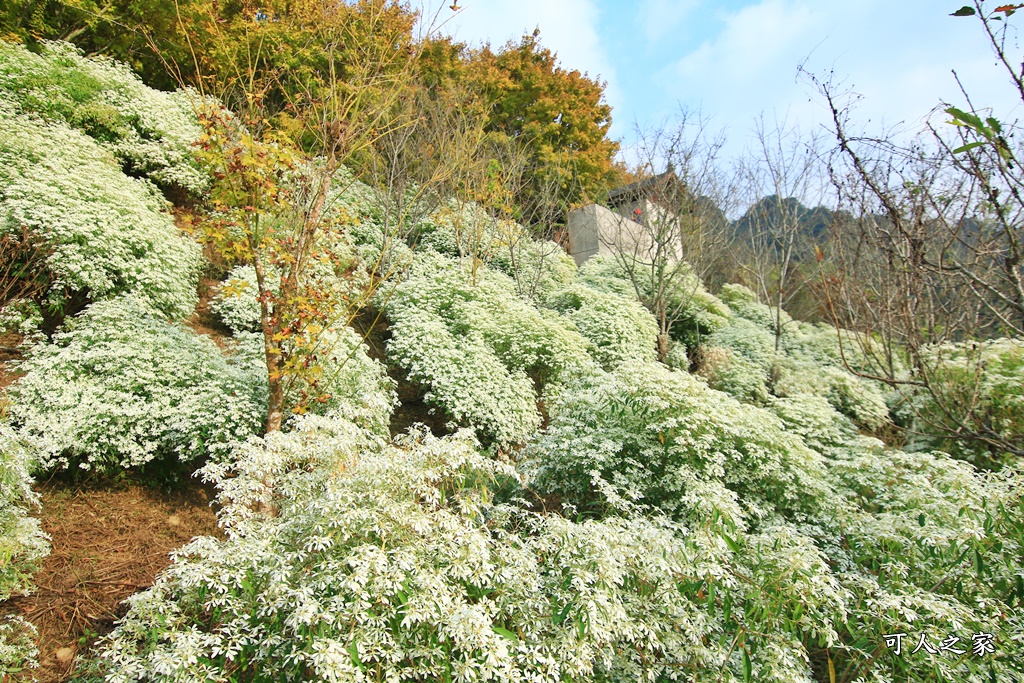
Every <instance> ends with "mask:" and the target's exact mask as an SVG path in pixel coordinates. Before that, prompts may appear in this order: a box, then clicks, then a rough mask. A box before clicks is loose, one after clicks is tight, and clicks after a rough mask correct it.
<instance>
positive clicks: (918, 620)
mask: <svg viewBox="0 0 1024 683" xmlns="http://www.w3.org/2000/svg"><path fill="white" fill-rule="evenodd" d="M828 462H829V472H830V474H831V475H832V476H833V477H835V479H836V482H837V485H836V488H837V496H838V498H837V501H836V513H837V519H836V521H835V522H833V523H832V524H829V525H827V526H826V529H827V531H826V533H825V534H824V535H823V537H822V538H821V539H820V540H819V545H821V546H823V547H825V548H826V549H827V552H828V554H829V557H830V561H831V562H832V563H833V565H834V566H835V567H836V571H837V572H838V573H839V576H840V577H841V579H842V582H843V585H844V586H845V587H847V589H848V590H849V591H850V592H851V594H852V595H853V599H852V600H851V601H850V602H849V607H848V609H849V614H848V616H847V624H848V625H853V626H854V629H850V630H848V631H847V634H848V635H844V641H845V648H844V649H845V652H844V659H845V658H848V660H847V663H845V666H847V667H849V669H850V670H852V671H859V672H861V675H862V676H863V678H864V680H868V681H878V682H879V683H881V681H889V680H911V681H930V680H971V681H979V682H980V681H984V680H991V679H992V678H993V677H994V678H996V679H997V680H1002V679H1006V680H1013V679H1014V678H1019V677H1020V676H1021V675H1022V674H1024V662H1022V661H1021V659H1020V657H1019V650H1018V648H1019V647H1020V645H1019V639H1020V630H1019V624H1020V621H1019V618H1020V614H1019V611H1020V604H1021V599H1022V596H1024V586H1022V583H1024V577H1022V575H1021V569H1020V568H1021V567H1022V566H1024V522H1022V517H1021V512H1022V509H1021V507H1022V506H1021V493H1022V487H1021V485H1020V483H1021V472H1020V471H1019V470H1018V471H1016V472H1014V473H1004V474H1003V475H1001V476H991V475H983V474H980V473H978V472H976V471H975V470H974V469H973V468H972V467H971V466H970V465H967V464H966V463H963V462H959V461H957V460H954V459H952V458H950V457H949V456H948V455H946V454H945V453H903V452H900V451H893V450H888V449H884V448H883V447H882V444H881V442H878V441H876V440H873V439H868V438H863V437H862V438H860V439H852V440H849V441H847V442H846V444H844V446H843V447H841V448H835V449H832V450H831V452H830V456H829V458H828ZM894 633H907V634H908V636H907V639H906V641H905V645H906V647H905V649H904V652H903V656H899V657H898V656H895V655H894V654H893V652H892V650H891V649H890V650H889V651H884V643H879V641H878V636H877V634H894ZM979 633H988V634H991V635H992V636H994V638H995V642H994V643H993V645H992V651H988V652H985V653H983V654H982V655H978V654H976V653H971V648H972V636H973V635H974V634H979ZM921 634H925V635H924V637H925V638H927V639H928V640H929V641H930V643H931V647H932V649H933V650H935V651H936V652H934V653H927V652H926V651H920V652H918V653H916V654H913V655H912V656H911V650H913V649H914V648H915V647H918V646H919V645H920V637H921ZM950 636H953V637H955V638H958V639H959V640H958V642H956V644H955V646H954V649H956V650H959V651H960V652H963V653H965V656H962V657H952V656H950V653H949V652H941V651H938V650H939V648H938V644H939V643H940V642H942V641H944V640H946V639H947V638H949V637H950ZM954 642H955V641H954Z"/></svg>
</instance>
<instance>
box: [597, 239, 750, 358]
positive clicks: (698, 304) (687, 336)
mask: <svg viewBox="0 0 1024 683" xmlns="http://www.w3.org/2000/svg"><path fill="white" fill-rule="evenodd" d="M619 258H624V257H623V256H620V257H619ZM682 266H683V267H684V268H685V270H683V271H681V272H680V273H678V274H676V275H675V276H674V277H672V278H671V283H670V284H671V288H670V290H669V291H667V292H665V293H664V297H665V303H666V306H667V310H669V311H671V312H673V314H678V319H677V320H676V322H675V323H674V324H673V325H672V329H671V330H670V334H671V335H672V338H673V339H675V340H676V341H678V342H681V343H683V344H686V345H687V346H689V347H695V346H697V345H698V344H699V343H701V341H702V339H703V337H705V336H707V335H709V334H711V333H713V332H715V331H716V330H718V329H719V328H721V327H722V326H723V325H725V324H727V322H728V320H729V318H730V316H731V315H732V312H731V311H730V309H729V307H728V306H727V305H726V304H725V302H723V301H722V300H721V299H719V298H718V297H716V296H715V295H713V294H711V293H710V292H708V291H707V289H705V288H704V283H703V282H701V280H700V278H699V277H698V276H697V274H696V273H694V272H693V270H692V269H691V268H689V264H682ZM650 276H651V273H650V270H649V269H648V268H645V267H639V268H636V269H635V271H634V273H633V278H630V276H629V274H628V273H627V272H626V270H625V268H624V267H623V264H622V263H621V262H620V261H619V260H618V259H617V258H616V257H614V256H609V255H604V254H598V255H597V256H592V257H591V258H589V259H587V262H586V263H584V264H583V266H582V267H581V268H580V274H579V278H578V280H579V281H580V282H582V283H583V284H586V285H588V286H590V287H593V288H594V289H599V290H601V291H603V292H609V293H614V294H621V295H623V296H627V297H630V298H636V297H637V295H638V291H637V290H638V289H639V295H640V296H641V297H643V298H645V299H648V300H652V299H653V298H655V292H654V289H655V285H654V283H653V282H652V281H651V279H650Z"/></svg>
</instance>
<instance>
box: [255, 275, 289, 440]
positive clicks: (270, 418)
mask: <svg viewBox="0 0 1024 683" xmlns="http://www.w3.org/2000/svg"><path fill="white" fill-rule="evenodd" d="M253 269H254V270H255V271H256V289H257V290H258V291H259V294H260V329H261V330H262V331H263V354H264V358H265V359H266V363H267V388H268V390H269V392H268V399H269V400H268V402H267V422H266V431H267V432H268V433H269V432H276V431H279V430H280V429H281V422H282V420H283V417H284V385H283V382H282V379H283V378H282V377H281V345H280V343H278V342H276V341H274V334H275V328H276V322H275V320H274V318H273V315H272V313H271V310H270V294H271V292H270V289H269V287H268V284H267V272H266V270H265V269H264V267H263V261H262V259H259V258H256V259H253Z"/></svg>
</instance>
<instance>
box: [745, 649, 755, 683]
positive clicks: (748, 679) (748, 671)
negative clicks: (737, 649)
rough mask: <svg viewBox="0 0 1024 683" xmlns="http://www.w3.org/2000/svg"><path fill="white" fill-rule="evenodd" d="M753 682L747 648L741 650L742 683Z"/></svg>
mask: <svg viewBox="0 0 1024 683" xmlns="http://www.w3.org/2000/svg"><path fill="white" fill-rule="evenodd" d="M752 680H754V667H753V665H752V664H751V663H750V654H749V653H748V652H747V648H743V683H750V682H751V681H752Z"/></svg>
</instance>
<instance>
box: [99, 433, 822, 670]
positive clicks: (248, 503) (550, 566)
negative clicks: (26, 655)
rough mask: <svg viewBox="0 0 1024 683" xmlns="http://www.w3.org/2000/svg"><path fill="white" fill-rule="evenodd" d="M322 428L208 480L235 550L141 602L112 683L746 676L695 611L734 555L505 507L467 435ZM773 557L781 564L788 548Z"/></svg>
mask: <svg viewBox="0 0 1024 683" xmlns="http://www.w3.org/2000/svg"><path fill="white" fill-rule="evenodd" d="M316 420H317V421H318V422H317V423H316V424H314V423H306V424H304V425H303V427H302V428H300V429H297V430H296V431H294V432H292V433H290V434H274V435H271V436H268V437H267V438H266V439H265V442H266V443H265V445H264V446H259V445H258V444H257V443H251V444H250V445H249V446H247V447H246V448H247V452H246V453H245V455H244V457H240V458H239V459H238V461H237V462H238V466H239V467H240V468H242V470H241V471H238V470H232V469H230V468H228V469H223V468H222V469H220V470H219V471H218V472H217V473H215V474H214V475H213V476H214V477H215V479H216V480H217V481H219V482H220V486H221V487H222V492H223V495H222V502H223V503H224V504H225V507H224V511H223V512H222V517H223V518H227V519H228V520H230V521H231V523H230V524H229V525H228V531H229V537H228V539H227V540H226V541H217V540H214V539H209V538H205V539H197V540H195V541H193V543H191V544H190V545H189V546H186V547H185V548H183V549H182V550H180V551H178V553H176V558H175V562H174V564H172V566H171V567H170V568H169V569H168V570H167V571H166V572H165V573H164V574H163V575H162V576H161V577H160V578H159V579H158V580H157V582H156V583H155V585H154V586H153V587H152V588H151V589H150V590H148V591H146V592H144V593H140V594H137V595H135V596H133V597H132V598H130V600H129V602H130V605H131V607H130V610H129V612H128V614H127V616H126V617H125V618H124V619H123V620H122V622H121V623H120V625H119V626H118V628H117V630H116V631H114V633H112V634H111V636H110V637H109V638H108V639H107V641H106V643H105V652H104V653H103V657H104V659H105V660H106V661H107V663H108V667H109V674H108V678H107V680H109V681H111V682H112V683H117V682H120V681H125V682H127V681H138V680H218V679H220V678H221V677H225V676H227V675H228V672H233V675H236V676H239V675H240V676H244V677H246V678H249V677H256V678H259V679H261V680H278V681H291V680H294V681H299V680H327V681H385V680H388V681H424V680H453V681H488V680H490V681H498V680H501V681H528V680H529V681H538V682H548V681H550V682H551V683H554V682H556V681H563V680H575V681H623V682H625V681H635V680H669V679H673V678H676V677H677V676H678V674H679V670H680V666H681V665H685V666H686V667H693V668H694V672H692V673H691V674H687V675H686V680H697V679H696V678H695V676H696V675H697V674H696V672H697V671H707V672H708V674H709V676H710V677H702V678H701V679H700V680H715V681H726V680H735V678H734V677H736V676H739V675H741V672H742V670H743V661H742V658H741V656H740V654H739V653H737V652H735V650H734V648H731V647H730V640H729V638H727V637H726V635H725V633H724V629H723V623H722V620H721V617H720V616H717V615H712V614H710V613H709V611H708V609H707V607H706V597H699V595H700V594H701V593H702V591H703V588H702V587H706V586H710V585H711V583H709V582H710V581H712V580H713V579H711V578H710V577H711V576H715V577H721V578H722V579H723V580H724V581H728V579H726V578H725V576H727V567H725V566H723V565H722V563H721V562H720V561H719V555H720V553H722V552H725V553H728V550H727V548H725V545H724V544H723V543H722V542H721V541H720V540H719V543H718V544H714V545H711V546H710V547H709V546H708V545H705V544H707V543H710V540H711V539H710V538H709V537H707V536H706V535H705V534H704V533H702V532H701V533H695V534H693V535H692V536H687V535H685V534H684V533H682V530H681V529H679V528H678V527H675V526H674V525H671V524H669V523H667V522H664V521H661V522H658V521H648V520H644V519H642V518H632V519H629V518H611V519H608V520H603V521H596V520H591V521H586V522H581V523H577V522H573V521H570V520H568V519H565V518H562V517H560V516H558V515H540V514H537V513H532V512H528V511H526V510H524V509H523V508H521V507H518V506H516V505H508V504H503V505H499V504H494V503H493V502H492V501H491V493H490V491H491V488H492V487H493V486H496V485H497V486H500V482H501V481H502V480H514V478H515V473H514V472H513V471H512V470H511V469H510V468H509V467H508V466H507V465H502V464H501V463H499V462H496V461H494V460H491V459H489V458H484V457H482V456H481V455H480V454H479V453H478V452H477V450H476V448H475V446H474V444H473V442H472V439H471V438H469V437H468V435H467V434H466V433H465V432H461V433H459V434H457V435H455V436H453V437H446V438H444V439H435V438H433V437H429V436H424V435H412V436H410V437H408V438H406V439H404V440H402V441H401V442H400V443H399V444H397V445H396V446H381V445H379V444H377V445H374V444H369V443H367V442H365V441H362V437H360V436H359V434H358V433H357V432H355V431H353V430H352V429H351V427H345V426H344V425H340V424H337V423H334V424H330V423H329V420H328V419H326V418H316ZM261 448H262V449H265V453H266V455H260V454H259V453H257V452H248V451H252V450H253V449H256V450H259V449H261ZM254 463H255V464H254ZM314 463H315V465H314ZM268 480H272V481H273V482H274V483H273V485H272V486H270V487H268V486H266V482H267V481H268ZM240 482H241V483H240ZM273 491H277V492H278V493H279V494H280V495H276V496H275V495H268V494H271V493H272V492H273ZM261 505H262V506H267V505H271V506H274V512H273V514H271V515H267V514H263V513H259V512H256V511H255V510H256V509H257V508H259V507H260V506H261ZM762 544H763V546H764V547H763V550H762V552H763V554H764V556H765V557H766V558H768V559H767V560H766V563H767V562H771V561H774V560H775V559H776V556H777V552H776V551H775V550H774V549H776V548H779V547H780V543H779V542H778V541H776V542H775V543H774V545H773V544H772V543H769V542H767V539H765V540H764V541H763V542H762ZM790 546H791V544H790V543H789V542H785V543H782V544H781V547H785V548H787V549H788V548H790ZM801 553H803V554H804V555H807V554H810V555H812V556H813V554H814V551H813V549H812V548H808V547H803V548H801ZM809 561H810V562H811V565H810V566H813V563H814V560H813V559H810V560H809ZM758 578H760V577H758ZM806 586H807V584H806V582H804V581H802V580H801V579H797V580H795V581H792V582H789V584H788V585H787V588H786V590H787V591H791V592H792V593H793V594H799V592H800V591H801V590H806ZM720 613H721V612H720V610H719V614H720ZM807 621H810V618H809V617H808V618H807ZM776 640H777V641H778V642H779V643H784V642H785V639H783V638H778V639H776ZM766 650H767V648H766ZM771 659H772V660H773V664H774V665H775V667H774V670H773V671H771V672H768V671H767V667H765V671H763V672H762V673H764V674H765V675H762V676H761V677H760V678H759V680H767V681H780V682H781V681H793V680H809V679H808V678H807V677H806V676H803V677H800V676H799V673H801V672H802V671H803V670H805V669H806V666H805V665H804V664H803V663H802V662H799V661H797V660H795V659H794V658H793V657H791V656H789V653H785V652H783V653H779V654H774V653H773V654H772V655H771ZM711 672H718V674H717V675H715V674H712V673H711Z"/></svg>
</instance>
